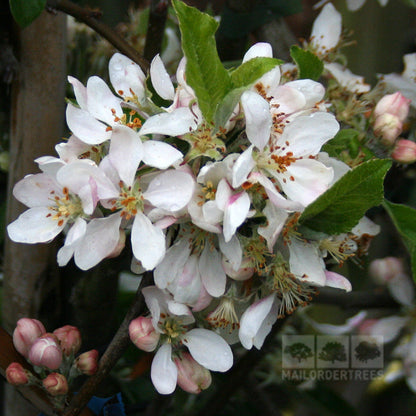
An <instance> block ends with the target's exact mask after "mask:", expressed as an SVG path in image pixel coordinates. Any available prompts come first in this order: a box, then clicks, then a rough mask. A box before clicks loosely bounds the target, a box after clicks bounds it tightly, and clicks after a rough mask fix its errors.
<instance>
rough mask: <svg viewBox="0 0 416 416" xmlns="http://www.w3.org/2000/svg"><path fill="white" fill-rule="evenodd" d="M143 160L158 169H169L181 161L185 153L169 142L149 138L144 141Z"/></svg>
mask: <svg viewBox="0 0 416 416" xmlns="http://www.w3.org/2000/svg"><path fill="white" fill-rule="evenodd" d="M143 148H144V155H143V162H144V163H146V165H149V166H152V167H154V168H158V169H167V168H168V167H169V166H172V165H174V164H175V163H177V162H179V161H180V160H181V159H182V158H183V155H182V153H181V152H180V151H179V150H178V149H175V148H174V147H173V146H171V145H170V144H168V143H165V142H158V141H156V140H148V141H146V142H144V143H143Z"/></svg>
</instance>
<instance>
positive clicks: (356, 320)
mask: <svg viewBox="0 0 416 416" xmlns="http://www.w3.org/2000/svg"><path fill="white" fill-rule="evenodd" d="M366 316H367V312H366V311H361V312H358V313H357V314H356V315H354V316H352V317H351V318H349V319H347V320H346V321H345V324H343V325H333V324H321V323H319V322H315V321H313V320H312V319H310V318H309V317H307V320H308V322H309V323H310V324H311V325H312V326H313V327H314V328H315V329H316V330H318V331H319V332H321V333H322V334H327V335H342V334H345V333H347V332H350V331H351V330H353V329H355V328H357V327H358V326H359V325H360V324H361V322H363V320H364V319H365V317H366Z"/></svg>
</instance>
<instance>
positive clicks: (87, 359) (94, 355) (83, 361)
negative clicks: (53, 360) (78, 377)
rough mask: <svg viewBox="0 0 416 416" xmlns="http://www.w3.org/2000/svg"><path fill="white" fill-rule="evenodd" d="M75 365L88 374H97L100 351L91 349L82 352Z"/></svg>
mask: <svg viewBox="0 0 416 416" xmlns="http://www.w3.org/2000/svg"><path fill="white" fill-rule="evenodd" d="M75 367H76V368H77V369H78V370H79V371H80V372H81V373H83V374H85V375H87V376H92V375H93V374H95V373H96V372H97V369H98V351H97V350H91V351H87V352H84V353H82V354H81V355H80V356H78V357H77V359H76V360H75Z"/></svg>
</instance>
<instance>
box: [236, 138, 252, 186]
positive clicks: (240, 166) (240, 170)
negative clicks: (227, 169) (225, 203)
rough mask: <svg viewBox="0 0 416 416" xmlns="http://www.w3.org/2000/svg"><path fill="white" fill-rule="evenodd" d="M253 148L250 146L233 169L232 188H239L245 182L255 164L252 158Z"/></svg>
mask: <svg viewBox="0 0 416 416" xmlns="http://www.w3.org/2000/svg"><path fill="white" fill-rule="evenodd" d="M252 153H253V146H250V147H249V148H247V149H246V150H244V152H243V153H241V155H240V156H239V158H238V159H237V160H236V161H235V164H234V167H233V183H232V185H233V188H234V189H236V188H238V187H239V186H241V185H242V184H243V183H244V182H245V181H246V180H247V177H248V175H249V174H250V172H251V171H252V169H253V168H254V167H255V166H256V163H255V162H254V160H253V157H252Z"/></svg>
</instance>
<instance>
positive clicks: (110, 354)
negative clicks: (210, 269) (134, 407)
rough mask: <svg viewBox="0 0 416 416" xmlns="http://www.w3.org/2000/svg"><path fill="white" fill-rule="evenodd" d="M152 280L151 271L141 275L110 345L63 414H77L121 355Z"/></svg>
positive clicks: (73, 415) (71, 415)
mask: <svg viewBox="0 0 416 416" xmlns="http://www.w3.org/2000/svg"><path fill="white" fill-rule="evenodd" d="M152 282H153V275H152V273H151V272H146V273H145V274H144V275H143V279H142V281H141V282H140V285H139V288H138V289H137V293H136V298H135V299H134V302H133V304H132V305H131V307H130V309H129V311H128V312H127V314H126V316H125V317H124V320H123V322H122V323H121V325H120V328H119V329H118V330H117V332H116V334H115V335H114V338H113V339H112V341H111V343H110V345H109V346H108V348H107V349H106V351H105V352H104V354H103V356H102V357H101V359H100V362H99V363H98V371H97V373H96V374H94V375H93V376H91V377H90V378H89V379H88V380H87V381H86V382H85V383H84V384H83V386H82V387H81V389H80V390H79V393H78V394H77V395H76V396H74V397H73V398H72V400H71V402H70V403H69V406H68V407H67V408H66V409H65V411H64V412H63V416H77V415H78V414H79V413H80V411H81V410H82V409H83V408H84V407H85V406H86V405H87V403H88V402H89V401H90V399H91V397H92V396H93V394H94V392H95V391H96V389H97V387H98V385H99V384H100V383H101V382H102V381H103V380H104V379H105V378H106V377H107V376H108V374H109V373H110V371H111V369H112V368H113V367H114V365H115V364H116V363H117V361H118V360H119V358H120V357H121V356H122V355H123V353H124V351H125V350H126V348H127V347H128V345H129V343H130V338H129V324H130V321H131V320H132V319H134V318H136V317H137V316H138V315H140V314H141V313H142V312H143V311H144V301H143V295H142V289H143V288H144V287H145V286H148V285H149V284H151V283H152Z"/></svg>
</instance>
